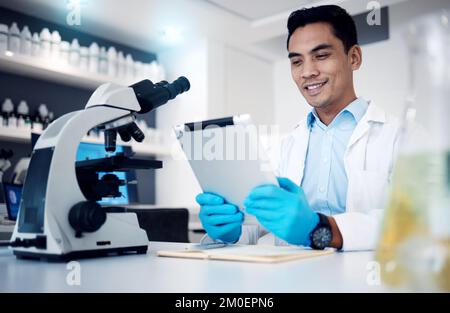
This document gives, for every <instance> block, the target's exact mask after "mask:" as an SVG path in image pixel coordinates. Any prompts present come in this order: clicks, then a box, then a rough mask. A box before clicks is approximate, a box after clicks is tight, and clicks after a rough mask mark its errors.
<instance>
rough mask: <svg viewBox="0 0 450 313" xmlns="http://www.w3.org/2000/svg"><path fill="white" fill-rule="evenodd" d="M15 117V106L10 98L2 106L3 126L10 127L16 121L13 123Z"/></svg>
mask: <svg viewBox="0 0 450 313" xmlns="http://www.w3.org/2000/svg"><path fill="white" fill-rule="evenodd" d="M13 115H14V104H13V102H12V101H11V99H10V98H6V99H5V101H3V104H2V117H3V126H4V127H8V126H10V124H13V123H14V120H13V121H11V117H12V116H13Z"/></svg>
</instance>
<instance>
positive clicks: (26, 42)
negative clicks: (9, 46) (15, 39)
mask: <svg viewBox="0 0 450 313" xmlns="http://www.w3.org/2000/svg"><path fill="white" fill-rule="evenodd" d="M19 52H20V53H21V54H23V55H30V54H31V32H30V29H29V28H28V26H24V27H23V29H22V31H21V32H20V50H19Z"/></svg>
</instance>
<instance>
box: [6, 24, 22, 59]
mask: <svg viewBox="0 0 450 313" xmlns="http://www.w3.org/2000/svg"><path fill="white" fill-rule="evenodd" d="M8 36H9V37H8V50H9V51H11V52H12V53H19V50H20V30H19V27H18V26H17V23H16V22H14V23H12V25H11V27H10V28H9V35H8Z"/></svg>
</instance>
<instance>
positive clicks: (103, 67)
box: [98, 47, 108, 75]
mask: <svg viewBox="0 0 450 313" xmlns="http://www.w3.org/2000/svg"><path fill="white" fill-rule="evenodd" d="M98 60H99V63H98V69H99V73H100V74H103V75H106V74H108V56H107V54H106V48H105V47H101V48H100V54H99V59H98Z"/></svg>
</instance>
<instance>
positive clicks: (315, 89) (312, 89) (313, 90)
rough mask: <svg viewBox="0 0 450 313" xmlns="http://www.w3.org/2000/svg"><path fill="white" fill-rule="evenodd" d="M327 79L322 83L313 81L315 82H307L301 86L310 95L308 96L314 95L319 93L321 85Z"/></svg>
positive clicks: (323, 83)
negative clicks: (307, 83)
mask: <svg viewBox="0 0 450 313" xmlns="http://www.w3.org/2000/svg"><path fill="white" fill-rule="evenodd" d="M327 82H328V81H324V82H322V83H315V84H309V85H307V86H305V87H303V89H304V90H306V92H307V93H308V94H309V95H310V96H315V95H317V94H319V93H320V92H321V91H322V89H323V86H324V85H325V84H326V83H327Z"/></svg>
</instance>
